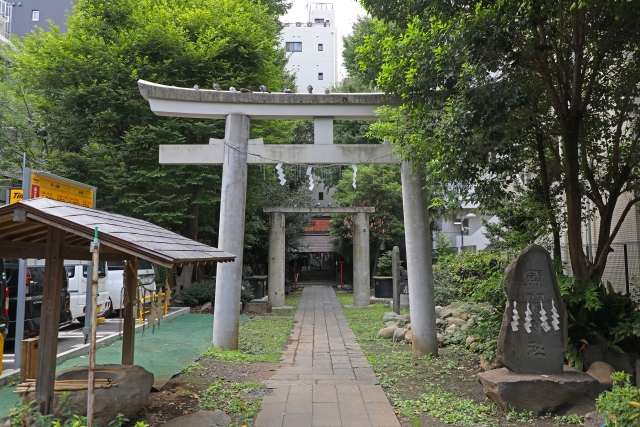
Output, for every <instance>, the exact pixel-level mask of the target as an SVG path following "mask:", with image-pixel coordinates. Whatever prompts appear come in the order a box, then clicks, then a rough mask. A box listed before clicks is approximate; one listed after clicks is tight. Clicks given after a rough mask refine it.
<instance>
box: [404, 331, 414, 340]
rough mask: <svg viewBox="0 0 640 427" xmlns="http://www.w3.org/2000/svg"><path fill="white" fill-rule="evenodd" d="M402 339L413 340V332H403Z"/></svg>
mask: <svg viewBox="0 0 640 427" xmlns="http://www.w3.org/2000/svg"><path fill="white" fill-rule="evenodd" d="M404 340H405V341H409V342H413V332H412V331H407V333H406V334H404Z"/></svg>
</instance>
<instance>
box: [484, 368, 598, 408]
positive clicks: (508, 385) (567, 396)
mask: <svg viewBox="0 0 640 427" xmlns="http://www.w3.org/2000/svg"><path fill="white" fill-rule="evenodd" d="M478 381H480V384H482V386H483V387H484V392H485V394H486V395H487V397H488V398H490V399H491V400H493V401H494V402H496V403H497V404H498V405H500V407H501V408H502V409H504V410H509V411H510V410H511V409H515V410H516V411H518V412H522V411H531V412H533V413H534V414H536V415H544V414H547V413H549V412H550V413H553V414H557V415H570V414H578V415H584V414H586V413H587V412H591V411H594V410H595V399H596V397H598V395H599V394H600V393H602V392H603V391H604V390H605V388H604V386H603V385H602V384H600V383H599V382H598V380H596V379H595V378H593V377H592V376H590V375H587V374H585V373H584V372H581V371H578V370H576V369H573V368H571V367H570V366H566V365H565V366H564V373H563V374H561V375H538V374H515V373H513V372H511V371H510V370H508V369H507V368H501V369H493V370H491V371H486V372H481V373H479V374H478Z"/></svg>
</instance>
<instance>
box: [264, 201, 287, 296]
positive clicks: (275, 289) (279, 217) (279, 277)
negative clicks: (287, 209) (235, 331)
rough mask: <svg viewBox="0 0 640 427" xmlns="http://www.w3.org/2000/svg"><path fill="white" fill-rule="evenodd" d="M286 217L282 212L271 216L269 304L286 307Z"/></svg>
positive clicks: (273, 213)
mask: <svg viewBox="0 0 640 427" xmlns="http://www.w3.org/2000/svg"><path fill="white" fill-rule="evenodd" d="M284 230H285V217H284V214H283V213H282V212H272V213H270V214H269V282H268V283H269V302H270V303H271V306H272V307H284V281H285V254H284V246H285V231H284Z"/></svg>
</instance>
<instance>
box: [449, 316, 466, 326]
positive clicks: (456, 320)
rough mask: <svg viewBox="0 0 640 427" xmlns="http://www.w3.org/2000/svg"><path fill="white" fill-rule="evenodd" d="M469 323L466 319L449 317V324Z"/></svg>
mask: <svg viewBox="0 0 640 427" xmlns="http://www.w3.org/2000/svg"><path fill="white" fill-rule="evenodd" d="M465 323H467V321H466V320H462V319H458V318H449V319H447V324H449V325H456V326H461V325H464V324H465Z"/></svg>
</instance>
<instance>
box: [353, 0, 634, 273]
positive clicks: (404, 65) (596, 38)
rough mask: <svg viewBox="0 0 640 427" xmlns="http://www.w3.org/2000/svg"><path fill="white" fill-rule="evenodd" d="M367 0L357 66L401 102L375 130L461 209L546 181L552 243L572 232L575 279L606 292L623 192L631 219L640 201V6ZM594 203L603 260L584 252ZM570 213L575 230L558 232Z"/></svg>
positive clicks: (387, 110) (384, 112)
mask: <svg viewBox="0 0 640 427" xmlns="http://www.w3.org/2000/svg"><path fill="white" fill-rule="evenodd" d="M363 4H364V6H365V7H366V8H367V10H368V11H369V12H370V13H371V14H372V15H373V17H374V20H373V28H374V31H373V32H372V33H370V34H369V36H368V37H366V38H365V41H364V43H363V44H362V45H361V46H360V47H359V48H358V49H356V57H357V59H358V61H359V62H360V68H361V70H366V71H367V72H368V73H371V72H373V73H375V72H377V74H378V77H377V81H376V83H377V85H378V86H379V87H380V88H382V89H383V90H384V91H385V92H388V93H392V94H395V95H398V96H400V97H402V99H403V105H402V106H401V107H399V108H397V109H392V108H385V109H381V114H382V115H383V116H384V117H386V118H387V119H389V121H387V122H384V123H379V124H377V125H376V126H375V128H374V132H375V133H376V135H377V136H379V137H384V138H387V139H389V140H392V141H394V142H395V143H396V144H397V145H398V146H399V147H400V149H401V151H402V154H403V155H404V156H405V157H406V158H412V159H413V160H414V161H415V162H416V163H418V164H419V165H420V167H421V169H422V168H423V169H424V170H425V171H426V172H427V175H428V177H429V178H430V180H429V183H430V185H431V186H432V187H434V188H435V189H439V191H442V192H443V193H445V194H446V193H449V199H450V200H460V197H461V198H462V199H467V198H469V199H473V200H476V201H480V202H483V201H489V202H490V201H492V200H507V202H509V200H508V197H509V193H510V188H511V185H512V184H514V183H516V182H518V181H525V180H526V179H527V176H531V175H537V176H539V177H540V179H541V182H543V183H542V188H543V190H544V197H543V199H544V200H543V202H544V203H543V204H544V206H545V209H546V210H547V215H545V216H543V217H541V219H548V220H549V228H551V229H552V230H553V232H554V234H555V236H554V246H556V247H558V246H559V239H558V238H557V237H558V230H559V229H560V228H562V227H561V225H562V226H566V227H567V235H568V239H569V246H570V256H571V266H572V270H573V272H574V274H575V275H576V276H578V277H580V278H581V279H582V280H585V281H592V282H594V283H599V282H600V278H601V276H602V273H603V271H604V268H605V266H606V262H607V257H608V251H609V246H610V243H611V241H612V239H613V237H614V236H615V235H616V234H617V233H618V230H619V228H617V227H616V225H617V224H616V223H615V222H614V221H613V216H612V213H613V212H614V210H615V209H616V205H617V204H618V203H619V201H620V198H621V197H622V196H623V195H624V196H625V197H626V196H630V198H631V200H630V201H629V202H628V203H626V206H624V207H623V215H622V219H621V220H623V219H624V217H625V215H626V213H627V212H628V211H629V210H630V209H631V208H633V205H634V204H635V203H637V202H638V201H640V198H638V197H636V196H637V194H635V193H637V191H638V189H639V188H640V174H638V170H640V169H638V165H640V150H638V142H639V141H640V132H638V129H640V128H639V127H640V121H638V120H637V117H638V112H639V109H640V104H638V103H635V102H633V99H636V98H637V97H638V96H639V95H640V86H639V85H638V81H640V60H639V58H640V51H639V50H638V49H637V48H636V47H637V46H638V44H639V42H640V31H639V28H640V26H639V25H638V24H639V23H640V13H638V12H639V10H640V9H639V7H640V4H639V3H638V2H633V1H626V2H624V1H623V2H614V3H611V2H609V1H604V0H594V1H580V2H575V3H572V2H568V3H558V2H557V1H553V0H542V1H538V0H535V1H534V0H526V1H521V2H472V1H461V2H457V3H455V4H449V3H445V2H439V1H432V0H424V1H417V2H399V3H398V2H397V3H396V4H393V5H390V4H389V2H387V1H385V0H363ZM567 40H570V41H571V43H567ZM558 184H560V185H562V187H563V190H564V193H565V195H566V198H565V199H564V200H561V202H562V204H563V205H564V209H563V210H558V209H557V207H556V206H554V198H553V193H554V188H555V187H557V185H558ZM432 191H434V192H437V191H435V190H432ZM585 198H588V199H590V200H591V201H592V202H593V204H594V205H595V209H593V211H592V212H589V213H588V215H593V214H594V213H597V214H598V215H599V217H600V218H601V226H600V228H599V229H598V233H599V234H598V238H597V244H596V247H597V253H596V256H595V261H593V262H591V261H589V259H588V258H587V257H586V256H585V254H584V249H583V245H582V235H581V226H582V224H583V220H584V218H585V214H584V208H583V200H584V199H585ZM623 200H624V199H623ZM560 211H564V212H566V217H565V218H563V221H564V224H561V225H560V224H554V221H553V218H554V216H557V213H558V212H560ZM618 224H619V223H618ZM555 255H556V254H554V257H555ZM556 258H557V257H556Z"/></svg>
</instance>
